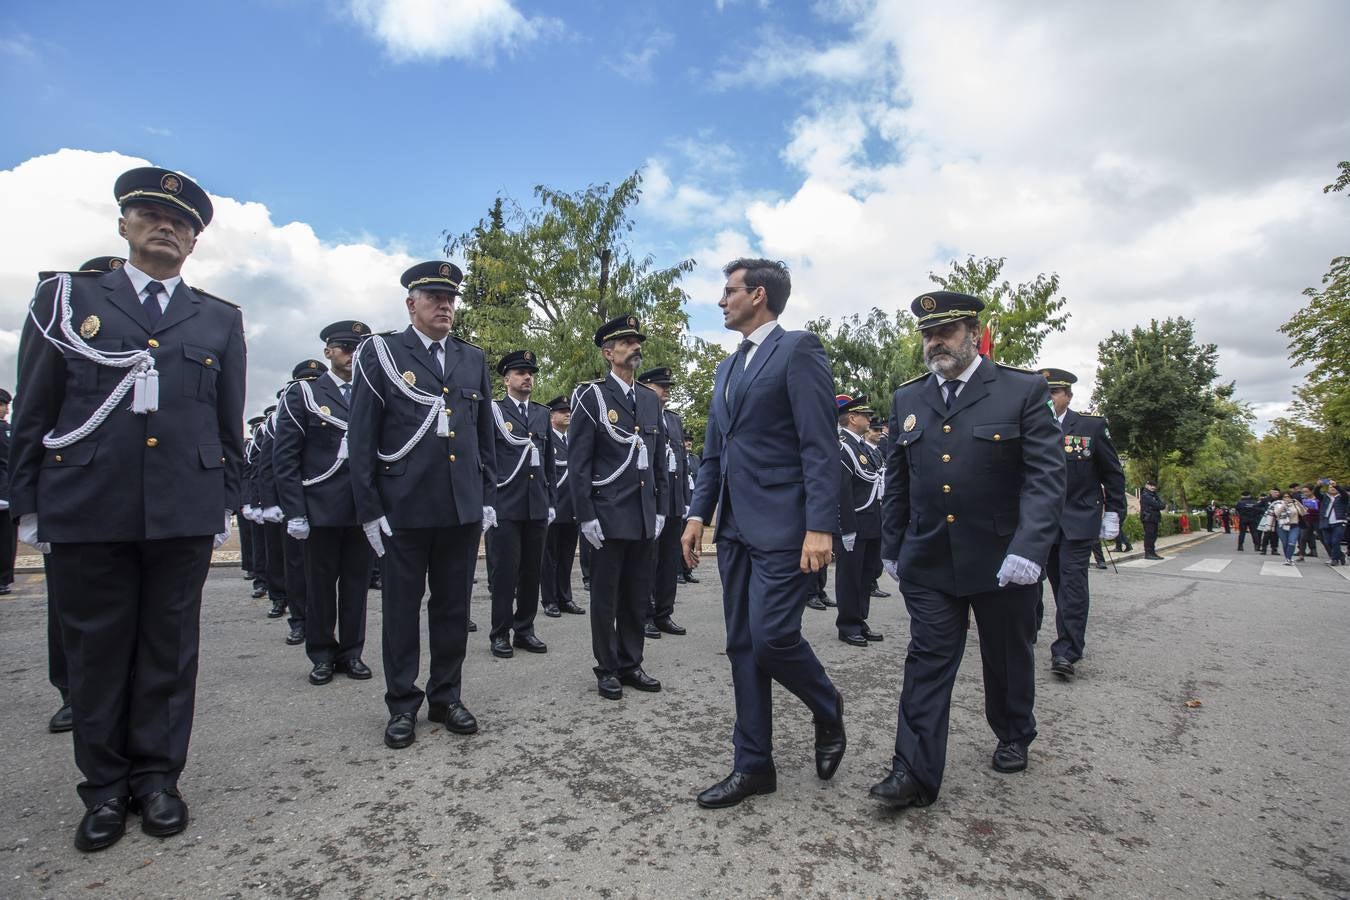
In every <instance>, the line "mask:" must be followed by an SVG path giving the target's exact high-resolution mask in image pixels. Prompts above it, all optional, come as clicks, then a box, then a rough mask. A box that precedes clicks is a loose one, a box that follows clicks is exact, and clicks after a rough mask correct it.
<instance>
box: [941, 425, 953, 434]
mask: <svg viewBox="0 0 1350 900" xmlns="http://www.w3.org/2000/svg"><path fill="white" fill-rule="evenodd" d="M951 430H952V426H950V425H943V426H942V433H943V434H949V433H950V432H951Z"/></svg>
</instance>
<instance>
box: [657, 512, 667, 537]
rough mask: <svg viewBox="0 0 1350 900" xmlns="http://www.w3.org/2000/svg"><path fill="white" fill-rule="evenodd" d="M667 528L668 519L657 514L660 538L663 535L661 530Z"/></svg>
mask: <svg viewBox="0 0 1350 900" xmlns="http://www.w3.org/2000/svg"><path fill="white" fill-rule="evenodd" d="M665 527H666V517H665V516H663V515H661V514H660V513H657V514H656V534H657V536H658V537H660V535H661V529H663V528H665Z"/></svg>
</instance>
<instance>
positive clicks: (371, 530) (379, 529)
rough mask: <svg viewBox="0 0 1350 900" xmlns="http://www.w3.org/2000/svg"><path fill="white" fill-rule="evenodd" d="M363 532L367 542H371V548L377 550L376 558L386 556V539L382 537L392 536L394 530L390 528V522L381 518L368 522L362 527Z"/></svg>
mask: <svg viewBox="0 0 1350 900" xmlns="http://www.w3.org/2000/svg"><path fill="white" fill-rule="evenodd" d="M361 530H362V531H364V532H365V533H366V540H368V541H370V546H371V547H373V548H374V549H375V555H376V556H384V538H383V537H381V536H380V535H381V534H382V533H383V534H387V535H392V534H393V533H394V530H393V529H392V528H390V527H389V520H388V519H386V518H385V517H384V516H380V517H379V518H378V519H376V520H375V521H373V522H366V523H365V524H363V525H362V526H361Z"/></svg>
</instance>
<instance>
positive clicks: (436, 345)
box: [427, 341, 445, 375]
mask: <svg viewBox="0 0 1350 900" xmlns="http://www.w3.org/2000/svg"><path fill="white" fill-rule="evenodd" d="M427 350H428V351H429V352H430V353H431V370H432V371H433V372H439V373H440V374H441V375H444V374H445V368H444V367H443V366H442V365H441V342H440V341H432V342H431V346H429V347H427Z"/></svg>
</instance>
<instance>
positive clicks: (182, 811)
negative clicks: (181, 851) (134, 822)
mask: <svg viewBox="0 0 1350 900" xmlns="http://www.w3.org/2000/svg"><path fill="white" fill-rule="evenodd" d="M133 803H134V804H135V808H136V811H137V812H139V813H140V814H141V831H144V832H145V833H146V834H148V835H150V836H151V837H168V836H169V835H171V834H177V833H178V832H180V831H182V830H183V829H184V828H187V824H188V808H187V804H186V803H184V802H183V798H182V796H181V795H180V794H179V793H178V789H177V788H164V789H163V790H161V791H151V792H150V793H148V794H146V795H145V796H144V797H137V798H136V799H135V800H134V801H133Z"/></svg>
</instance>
